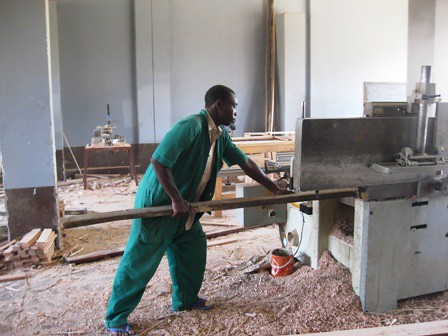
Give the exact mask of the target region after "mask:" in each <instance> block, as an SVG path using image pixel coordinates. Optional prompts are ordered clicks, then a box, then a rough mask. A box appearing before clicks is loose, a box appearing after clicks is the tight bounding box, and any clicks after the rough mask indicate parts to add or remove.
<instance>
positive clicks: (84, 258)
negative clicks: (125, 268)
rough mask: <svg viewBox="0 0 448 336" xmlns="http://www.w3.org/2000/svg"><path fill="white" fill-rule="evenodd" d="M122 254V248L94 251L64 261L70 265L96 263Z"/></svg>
mask: <svg viewBox="0 0 448 336" xmlns="http://www.w3.org/2000/svg"><path fill="white" fill-rule="evenodd" d="M123 252H124V247H120V248H116V249H112V250H104V251H96V252H91V253H87V254H83V255H80V256H74V257H67V258H65V260H66V261H67V262H69V263H70V264H81V263H85V262H90V261H97V260H101V259H104V258H108V257H115V256H119V255H122V254H123Z"/></svg>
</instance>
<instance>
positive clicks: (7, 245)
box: [0, 239, 17, 252]
mask: <svg viewBox="0 0 448 336" xmlns="http://www.w3.org/2000/svg"><path fill="white" fill-rule="evenodd" d="M16 241H17V239H14V240H11V241H10V242H9V243H6V244H4V245H2V246H0V252H1V251H3V250H6V249H7V248H8V247H10V246H11V245H14V243H15V242H16ZM11 251H12V249H11Z"/></svg>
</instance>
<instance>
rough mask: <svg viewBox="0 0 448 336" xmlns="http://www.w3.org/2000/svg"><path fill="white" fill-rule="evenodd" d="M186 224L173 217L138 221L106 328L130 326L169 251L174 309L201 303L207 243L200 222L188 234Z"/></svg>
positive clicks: (117, 278) (114, 290)
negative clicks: (129, 320) (128, 320)
mask: <svg viewBox="0 0 448 336" xmlns="http://www.w3.org/2000/svg"><path fill="white" fill-rule="evenodd" d="M183 222H185V221H180V220H179V219H176V218H171V217H162V218H159V219H135V220H134V222H133V224H132V229H131V233H130V235H129V239H128V243H127V245H126V249H125V251H124V254H123V257H122V259H121V262H120V265H119V266H118V269H117V273H116V275H115V280H114V284H113V287H112V293H111V296H110V299H109V304H108V308H107V312H106V321H105V325H106V327H108V328H111V327H117V326H123V325H125V324H126V323H127V318H128V316H129V314H131V312H132V311H134V309H135V308H136V307H137V305H138V303H139V302H140V300H141V298H142V296H143V293H144V291H145V288H146V285H147V284H148V282H149V281H150V280H151V278H152V277H153V275H154V273H155V271H156V269H157V267H158V266H159V264H160V261H161V260H162V257H163V255H164V253H165V252H166V255H167V258H168V264H169V268H170V274H171V279H172V282H173V293H172V302H171V308H172V310H174V311H178V310H184V309H188V308H190V307H191V305H192V304H194V303H195V302H197V301H198V299H199V298H198V293H199V290H200V289H201V285H202V281H203V279H204V272H205V263H206V253H207V252H206V251H207V241H206V237H205V233H204V232H203V230H202V227H201V224H200V223H199V221H197V222H195V223H194V224H193V227H192V228H191V229H190V230H188V231H185V229H184V227H183V225H182V223H183Z"/></svg>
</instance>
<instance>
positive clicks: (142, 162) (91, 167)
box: [56, 144, 157, 181]
mask: <svg viewBox="0 0 448 336" xmlns="http://www.w3.org/2000/svg"><path fill="white" fill-rule="evenodd" d="M132 147H133V149H134V156H135V158H134V159H135V165H136V170H137V173H138V174H143V173H145V171H146V169H147V168H148V166H149V160H150V159H151V156H152V153H154V150H155V149H156V147H157V144H133V145H132ZM72 151H73V155H74V156H75V159H76V161H77V162H78V165H79V167H80V169H81V171H83V170H84V147H72ZM63 154H64V155H63V158H64V161H63V162H64V170H63V171H62V170H61V171H60V170H59V169H58V180H60V181H61V177H62V176H63V175H62V174H63V173H64V174H65V177H66V178H67V177H71V176H73V175H74V174H79V171H78V168H77V166H76V163H75V159H74V158H73V155H72V153H71V152H70V150H69V149H68V148H67V147H65V148H64V153H63ZM58 157H59V158H61V157H62V151H61V150H58V151H56V158H58ZM58 165H59V164H58ZM128 166H129V159H128V156H127V154H126V153H125V152H124V151H118V152H112V151H107V152H105V151H98V152H95V153H91V154H89V160H88V170H87V171H88V172H89V173H92V174H93V173H97V174H127V173H129V168H127V167H128ZM114 167H122V168H114ZM96 168H100V169H96ZM62 180H63V179H62Z"/></svg>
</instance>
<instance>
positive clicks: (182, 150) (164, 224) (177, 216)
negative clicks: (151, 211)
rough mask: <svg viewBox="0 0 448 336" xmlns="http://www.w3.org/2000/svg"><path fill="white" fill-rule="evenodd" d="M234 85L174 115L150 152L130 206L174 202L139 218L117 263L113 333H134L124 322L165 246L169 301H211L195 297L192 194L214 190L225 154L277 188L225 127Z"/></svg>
mask: <svg viewBox="0 0 448 336" xmlns="http://www.w3.org/2000/svg"><path fill="white" fill-rule="evenodd" d="M237 105H238V102H237V98H236V96H235V92H234V91H233V90H232V89H230V88H228V87H226V86H223V85H216V86H213V87H211V88H210V89H209V90H208V91H207V93H206V94H205V109H203V110H201V111H200V113H199V114H195V115H191V116H189V117H186V118H184V119H182V120H180V121H179V122H177V123H176V124H175V125H174V126H173V128H172V129H171V130H170V131H169V132H168V133H167V134H166V135H165V137H164V138H163V140H162V142H161V143H160V145H159V146H158V147H157V149H156V151H155V152H154V154H153V156H152V158H151V165H150V166H149V167H148V170H147V171H146V173H145V175H144V176H143V179H142V181H141V182H140V185H139V187H138V191H137V195H136V198H135V207H136V208H143V207H152V206H159V205H167V204H171V205H172V207H173V216H172V217H156V218H137V219H135V220H134V222H133V224H132V229H131V233H130V235H129V239H128V243H127V245H126V249H125V251H124V254H123V257H122V259H121V262H120V265H119V266H118V269H117V273H116V276H115V280H114V284H113V288H112V293H111V296H110V299H109V305H108V308H107V313H106V320H105V326H106V328H107V330H108V331H109V332H110V333H111V334H112V335H134V334H135V332H134V331H132V330H131V328H130V325H129V324H128V323H127V318H128V316H129V314H130V313H131V312H132V311H133V310H134V309H135V308H136V307H137V304H138V303H139V302H140V299H141V297H142V296H143V293H144V291H145V288H146V285H147V284H148V282H149V281H150V280H151V278H152V276H153V275H154V273H155V271H156V269H157V267H158V265H159V263H160V261H161V259H162V257H163V255H164V254H165V252H166V255H167V258H168V264H169V268H170V273H171V278H172V283H173V293H172V303H171V309H172V310H173V311H179V310H186V309H209V308H210V306H208V305H207V303H206V300H204V299H201V298H199V297H198V293H199V290H200V288H201V285H202V280H203V278H204V272H205V263H206V251H207V242H206V237H205V233H204V232H203V231H202V227H201V224H200V223H199V219H200V217H201V216H202V213H195V212H192V207H191V202H197V201H209V200H211V199H212V197H213V192H214V190H215V183H216V177H217V174H218V171H219V170H220V169H221V167H222V164H223V163H222V162H223V161H225V162H226V164H227V165H228V166H232V165H234V164H237V165H239V166H240V167H241V168H242V170H243V171H244V173H245V174H246V175H248V176H250V177H251V178H253V179H254V180H255V181H257V182H259V183H260V184H261V185H263V186H265V187H266V188H267V189H269V190H270V191H271V192H273V193H274V194H284V193H287V192H288V191H286V190H284V189H280V188H278V187H277V185H276V184H275V183H274V182H273V181H271V180H270V179H269V178H268V177H267V176H266V175H265V174H264V173H263V172H262V171H261V170H260V168H259V167H258V165H257V164H256V163H255V162H254V161H253V160H251V159H250V158H248V157H247V156H246V155H245V154H244V153H243V152H242V151H241V150H240V149H239V148H238V147H236V146H235V145H234V144H233V142H232V140H231V139H230V136H229V134H228V133H227V131H226V129H225V128H222V127H221V126H231V125H233V124H234V123H235V117H236V107H237Z"/></svg>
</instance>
